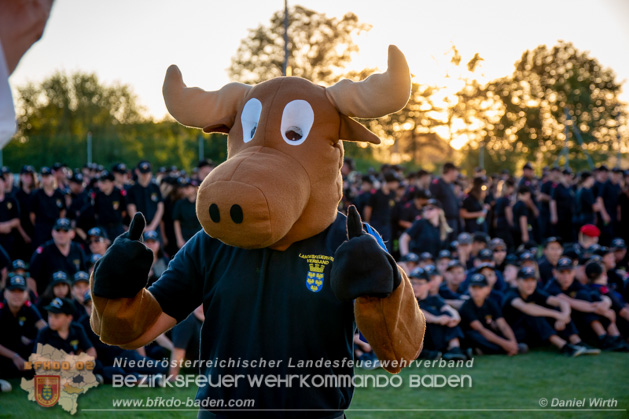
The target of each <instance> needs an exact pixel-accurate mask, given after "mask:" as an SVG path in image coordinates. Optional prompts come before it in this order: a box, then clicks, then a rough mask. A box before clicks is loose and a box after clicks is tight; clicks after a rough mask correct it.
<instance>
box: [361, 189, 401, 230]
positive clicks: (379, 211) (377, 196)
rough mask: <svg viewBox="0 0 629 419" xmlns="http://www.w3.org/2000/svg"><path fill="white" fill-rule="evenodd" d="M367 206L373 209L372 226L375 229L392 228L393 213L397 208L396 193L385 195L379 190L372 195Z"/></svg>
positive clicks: (391, 192)
mask: <svg viewBox="0 0 629 419" xmlns="http://www.w3.org/2000/svg"><path fill="white" fill-rule="evenodd" d="M367 206H370V207H371V208H372V211H371V219H370V221H369V222H370V224H372V225H373V226H374V227H375V228H383V227H385V228H390V225H391V212H392V210H393V207H394V206H395V191H390V192H389V193H388V194H386V193H384V191H383V190H382V189H378V190H376V191H373V192H372V193H371V196H370V197H369V202H368V203H367Z"/></svg>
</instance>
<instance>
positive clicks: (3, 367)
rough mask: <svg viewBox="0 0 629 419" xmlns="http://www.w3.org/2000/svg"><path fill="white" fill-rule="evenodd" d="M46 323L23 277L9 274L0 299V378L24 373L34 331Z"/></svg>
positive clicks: (35, 334)
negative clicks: (0, 300) (35, 305)
mask: <svg viewBox="0 0 629 419" xmlns="http://www.w3.org/2000/svg"><path fill="white" fill-rule="evenodd" d="M45 326H46V322H45V321H44V320H42V317H41V315H40V314H39V311H37V309H36V308H35V307H34V306H33V305H32V304H31V302H30V301H29V300H28V291H27V289H26V280H25V279H24V277H22V276H20V275H14V276H12V277H11V278H10V279H9V284H8V285H7V287H6V288H5V290H4V300H3V301H2V302H0V329H1V330H2V332H1V333H0V378H12V377H16V376H19V375H22V374H23V373H24V363H25V362H26V360H28V357H29V356H30V354H31V353H32V352H33V340H34V339H35V338H36V337H37V331H38V330H40V329H42V328H44V327H45Z"/></svg>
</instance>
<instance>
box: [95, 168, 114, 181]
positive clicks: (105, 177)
mask: <svg viewBox="0 0 629 419" xmlns="http://www.w3.org/2000/svg"><path fill="white" fill-rule="evenodd" d="M115 179H116V178H115V177H114V174H113V173H111V172H110V171H109V170H104V171H103V172H102V173H101V174H100V176H99V177H98V180H100V181H101V182H102V181H105V180H108V181H110V182H113V181H114V180H115Z"/></svg>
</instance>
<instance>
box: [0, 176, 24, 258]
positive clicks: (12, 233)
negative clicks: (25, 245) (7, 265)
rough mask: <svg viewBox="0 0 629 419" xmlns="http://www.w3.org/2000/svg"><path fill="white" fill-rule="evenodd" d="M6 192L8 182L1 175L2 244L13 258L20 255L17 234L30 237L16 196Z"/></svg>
mask: <svg viewBox="0 0 629 419" xmlns="http://www.w3.org/2000/svg"><path fill="white" fill-rule="evenodd" d="M5 192H6V182H5V180H4V178H3V177H2V176H0V246H2V247H4V249H5V250H6V251H7V252H8V253H9V256H10V257H11V258H12V259H16V258H17V257H18V254H17V253H16V251H17V246H15V242H16V236H17V235H18V234H20V235H21V236H22V239H23V240H25V239H28V236H27V235H26V232H25V231H24V229H22V225H21V222H20V205H19V203H18V201H17V199H15V197H13V196H11V195H8V194H7V193H5Z"/></svg>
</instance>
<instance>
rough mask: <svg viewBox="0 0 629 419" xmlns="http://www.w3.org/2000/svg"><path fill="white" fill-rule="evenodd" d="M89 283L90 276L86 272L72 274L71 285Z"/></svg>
mask: <svg viewBox="0 0 629 419" xmlns="http://www.w3.org/2000/svg"><path fill="white" fill-rule="evenodd" d="M81 281H83V282H90V276H89V275H88V273H87V272H85V271H78V272H77V273H75V274H74V282H72V283H73V284H76V283H77V282H81Z"/></svg>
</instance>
